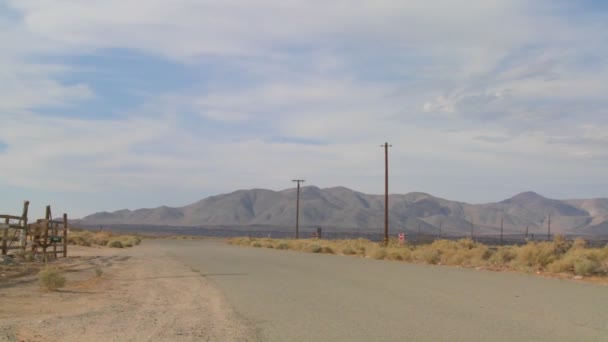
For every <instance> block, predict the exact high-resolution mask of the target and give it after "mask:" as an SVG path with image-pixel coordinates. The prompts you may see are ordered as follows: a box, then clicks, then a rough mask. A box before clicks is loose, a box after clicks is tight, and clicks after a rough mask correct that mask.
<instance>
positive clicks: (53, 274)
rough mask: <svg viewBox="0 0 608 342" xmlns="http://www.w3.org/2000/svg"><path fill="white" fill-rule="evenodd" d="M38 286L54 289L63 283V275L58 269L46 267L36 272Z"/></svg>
mask: <svg viewBox="0 0 608 342" xmlns="http://www.w3.org/2000/svg"><path fill="white" fill-rule="evenodd" d="M38 280H39V281H40V286H42V287H43V288H45V289H47V290H49V291H55V290H57V289H59V288H61V287H63V286H64V285H65V277H64V276H63V275H61V273H60V272H59V270H58V269H56V268H52V267H47V268H45V269H43V270H42V271H40V273H38Z"/></svg>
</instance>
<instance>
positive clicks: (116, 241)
mask: <svg viewBox="0 0 608 342" xmlns="http://www.w3.org/2000/svg"><path fill="white" fill-rule="evenodd" d="M68 243H69V244H72V245H78V246H87V247H90V246H108V247H112V248H125V247H133V246H136V245H139V244H140V243H141V238H140V237H139V236H136V235H118V234H114V233H112V232H91V231H86V230H82V231H72V232H70V234H69V236H68Z"/></svg>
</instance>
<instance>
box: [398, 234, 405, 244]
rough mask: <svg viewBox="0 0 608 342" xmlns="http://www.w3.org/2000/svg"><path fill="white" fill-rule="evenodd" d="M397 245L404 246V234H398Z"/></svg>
mask: <svg viewBox="0 0 608 342" xmlns="http://www.w3.org/2000/svg"><path fill="white" fill-rule="evenodd" d="M399 244H400V245H403V244H405V233H399Z"/></svg>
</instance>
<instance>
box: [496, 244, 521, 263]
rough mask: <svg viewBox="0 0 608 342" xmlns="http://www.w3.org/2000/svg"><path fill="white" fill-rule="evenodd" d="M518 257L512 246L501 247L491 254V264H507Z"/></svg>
mask: <svg viewBox="0 0 608 342" xmlns="http://www.w3.org/2000/svg"><path fill="white" fill-rule="evenodd" d="M515 257H517V254H516V253H515V251H513V248H512V247H499V248H498V250H496V252H494V254H492V256H490V259H489V261H490V264H492V265H496V266H506V265H508V264H509V263H510V262H511V261H512V260H513V259H515Z"/></svg>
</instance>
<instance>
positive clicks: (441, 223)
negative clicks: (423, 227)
mask: <svg viewBox="0 0 608 342" xmlns="http://www.w3.org/2000/svg"><path fill="white" fill-rule="evenodd" d="M442 226H443V221H441V222H439V238H440V239H441V227H442Z"/></svg>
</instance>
